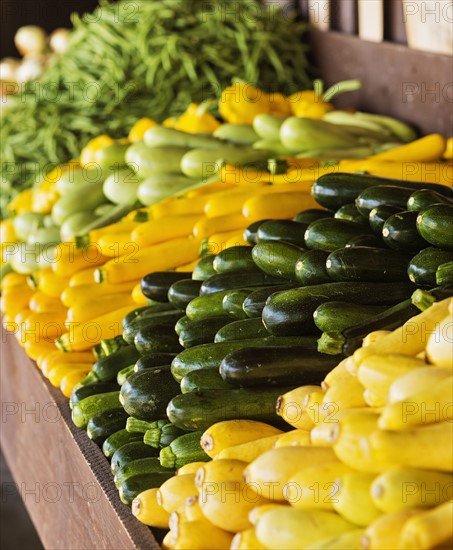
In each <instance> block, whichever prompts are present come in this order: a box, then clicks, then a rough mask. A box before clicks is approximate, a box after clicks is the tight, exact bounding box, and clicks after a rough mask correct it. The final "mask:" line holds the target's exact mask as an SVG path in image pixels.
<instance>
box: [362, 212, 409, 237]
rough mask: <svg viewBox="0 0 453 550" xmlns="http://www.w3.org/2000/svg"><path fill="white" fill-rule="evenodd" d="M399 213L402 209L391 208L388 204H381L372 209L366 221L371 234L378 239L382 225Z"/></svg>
mask: <svg viewBox="0 0 453 550" xmlns="http://www.w3.org/2000/svg"><path fill="white" fill-rule="evenodd" d="M399 212H404V208H400V207H399V206H391V205H389V204H381V205H379V206H377V207H376V208H373V209H372V210H371V211H370V213H369V215H368V221H369V223H370V227H371V229H372V230H373V233H374V234H375V235H377V236H378V237H381V236H382V228H383V227H384V223H385V222H386V221H387V220H388V219H389V218H390V216H393V215H394V214H398V213H399Z"/></svg>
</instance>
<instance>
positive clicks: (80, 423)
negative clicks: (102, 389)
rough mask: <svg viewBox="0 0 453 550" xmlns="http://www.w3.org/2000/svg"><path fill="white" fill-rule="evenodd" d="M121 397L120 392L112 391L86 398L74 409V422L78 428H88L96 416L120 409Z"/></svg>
mask: <svg viewBox="0 0 453 550" xmlns="http://www.w3.org/2000/svg"><path fill="white" fill-rule="evenodd" d="M119 396H120V392H119V391H112V392H108V393H101V394H98V395H90V396H89V397H85V399H82V401H79V402H78V403H76V404H75V405H74V406H73V407H72V421H73V422H74V424H75V425H76V426H77V428H86V426H87V424H88V422H89V420H90V418H92V417H93V416H94V415H95V414H98V413H101V412H103V411H107V410H109V409H115V408H117V407H119V406H120V405H121V403H120V401H119Z"/></svg>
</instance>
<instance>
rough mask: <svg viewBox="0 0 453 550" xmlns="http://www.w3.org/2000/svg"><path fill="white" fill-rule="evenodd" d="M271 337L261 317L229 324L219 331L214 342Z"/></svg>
mask: <svg viewBox="0 0 453 550" xmlns="http://www.w3.org/2000/svg"><path fill="white" fill-rule="evenodd" d="M266 336H269V333H268V332H267V330H266V327H265V326H264V325H263V321H262V320H261V317H254V318H251V319H249V318H247V319H241V320H239V321H233V322H232V323H228V324H227V325H225V326H224V327H222V328H221V329H219V330H218V331H217V334H216V335H215V338H214V342H231V341H232V340H233V341H234V340H244V339H248V338H264V337H266Z"/></svg>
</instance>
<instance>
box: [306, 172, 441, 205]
mask: <svg viewBox="0 0 453 550" xmlns="http://www.w3.org/2000/svg"><path fill="white" fill-rule="evenodd" d="M382 185H392V186H398V187H408V188H411V189H413V190H414V191H415V190H417V189H432V190H434V191H437V192H438V193H441V194H442V195H445V196H451V191H450V190H449V189H448V188H447V187H446V186H444V185H440V184H435V183H425V182H422V183H419V182H412V181H411V182H409V181H402V180H396V179H389V178H380V177H377V176H373V175H369V174H346V173H338V172H336V173H331V174H324V175H323V176H321V177H320V178H318V179H317V181H315V183H314V184H313V187H312V189H311V193H312V195H313V197H314V198H315V199H316V202H317V203H318V204H320V205H321V206H324V207H325V208H330V209H331V210H338V209H339V208H340V207H341V206H343V205H345V204H350V203H353V202H354V201H355V200H356V198H357V197H358V196H359V195H360V193H362V191H364V190H365V189H367V188H371V187H375V186H382ZM405 207H406V205H404V208H405Z"/></svg>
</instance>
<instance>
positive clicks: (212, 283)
mask: <svg viewBox="0 0 453 550" xmlns="http://www.w3.org/2000/svg"><path fill="white" fill-rule="evenodd" d="M261 244H264V243H261ZM256 246H258V245H255V247H256ZM255 247H253V250H255ZM253 259H254V261H255V262H256V259H255V254H253ZM281 282H282V281H281V279H280V278H279V277H277V276H272V275H269V274H267V273H263V271H261V269H258V268H257V269H256V271H234V272H233V271H231V272H229V273H219V274H217V275H213V276H212V277H209V279H206V281H204V282H203V284H202V285H201V289H200V296H206V295H207V294H213V293H215V292H223V291H226V290H233V289H236V288H244V287H246V286H247V287H253V286H269V285H273V284H279V283H281Z"/></svg>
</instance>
